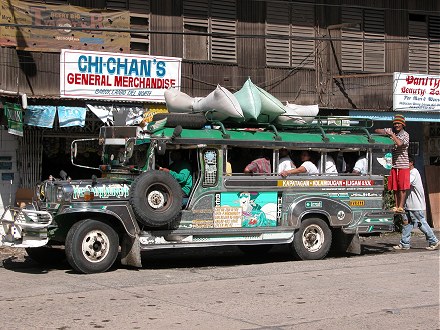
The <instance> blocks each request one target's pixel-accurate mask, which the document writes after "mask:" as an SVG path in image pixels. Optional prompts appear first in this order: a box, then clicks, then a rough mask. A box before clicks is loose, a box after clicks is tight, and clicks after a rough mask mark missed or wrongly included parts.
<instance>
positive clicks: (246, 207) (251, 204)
mask: <svg viewBox="0 0 440 330" xmlns="http://www.w3.org/2000/svg"><path fill="white" fill-rule="evenodd" d="M263 194H268V193H263ZM269 194H270V193H269ZM237 196H238V198H239V199H238V203H239V205H240V207H241V209H242V215H243V218H242V227H272V226H276V209H277V205H276V203H270V202H269V203H264V202H265V199H266V200H267V197H268V196H264V195H262V196H260V193H258V192H241V193H238V194H237ZM259 196H260V197H261V198H260V200H258V201H257V199H258V197H259ZM264 197H266V198H264Z"/></svg>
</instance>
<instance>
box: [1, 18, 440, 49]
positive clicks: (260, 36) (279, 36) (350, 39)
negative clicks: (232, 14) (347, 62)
mask: <svg viewBox="0 0 440 330" xmlns="http://www.w3.org/2000/svg"><path fill="white" fill-rule="evenodd" d="M1 26H4V27H9V28H12V27H15V28H27V29H42V30H66V29H68V30H72V31H83V32H85V31H89V32H92V31H95V32H100V31H101V32H117V33H133V34H135V33H144V34H145V33H149V34H161V35H194V36H205V37H212V38H223V39H235V38H239V39H277V40H295V41H308V40H316V41H330V40H332V41H347V42H364V43H401V44H408V43H411V44H422V45H425V44H440V38H429V40H428V37H426V40H411V41H409V40H402V39H384V38H364V37H360V38H357V37H330V36H322V37H305V36H286V35H282V34H230V33H217V32H178V31H155V30H139V29H120V28H118V29H113V28H100V27H95V28H92V27H89V28H85V27H68V28H66V27H62V28H60V27H59V26H42V25H28V24H6V23H0V27H1Z"/></svg>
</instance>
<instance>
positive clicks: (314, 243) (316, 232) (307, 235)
mask: <svg viewBox="0 0 440 330" xmlns="http://www.w3.org/2000/svg"><path fill="white" fill-rule="evenodd" d="M302 242H303V245H304V247H305V248H306V249H307V251H309V252H316V251H319V249H321V247H322V246H323V244H324V231H323V230H322V228H321V227H320V226H317V225H309V226H307V227H306V229H304V232H303V235H302Z"/></svg>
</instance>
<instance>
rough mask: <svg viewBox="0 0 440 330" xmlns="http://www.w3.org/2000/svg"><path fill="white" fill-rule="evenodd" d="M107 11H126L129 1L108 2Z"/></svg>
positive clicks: (115, 0)
mask: <svg viewBox="0 0 440 330" xmlns="http://www.w3.org/2000/svg"><path fill="white" fill-rule="evenodd" d="M106 7H107V9H119V10H125V9H127V1H126V0H107V6H106Z"/></svg>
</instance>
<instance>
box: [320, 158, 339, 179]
mask: <svg viewBox="0 0 440 330" xmlns="http://www.w3.org/2000/svg"><path fill="white" fill-rule="evenodd" d="M318 170H319V173H322V174H324V173H325V174H338V170H337V169H336V163H335V160H334V159H333V157H332V156H330V155H329V154H327V157H326V161H325V167H324V168H322V169H321V160H319V161H318Z"/></svg>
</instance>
